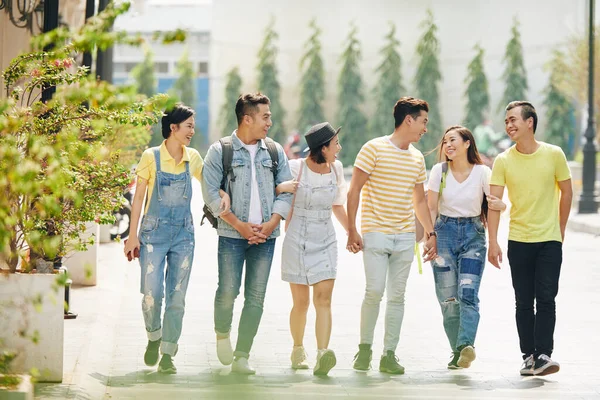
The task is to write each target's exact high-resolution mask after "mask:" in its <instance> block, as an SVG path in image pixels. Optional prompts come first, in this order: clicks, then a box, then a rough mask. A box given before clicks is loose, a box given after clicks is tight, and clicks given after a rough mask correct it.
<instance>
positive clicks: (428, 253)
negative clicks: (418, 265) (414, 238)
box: [423, 235, 437, 262]
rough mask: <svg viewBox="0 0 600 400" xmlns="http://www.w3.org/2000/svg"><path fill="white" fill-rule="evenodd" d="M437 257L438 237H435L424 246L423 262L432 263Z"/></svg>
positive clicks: (429, 239)
mask: <svg viewBox="0 0 600 400" xmlns="http://www.w3.org/2000/svg"><path fill="white" fill-rule="evenodd" d="M436 257H437V237H436V236H435V235H432V236H429V238H428V239H427V241H426V242H425V244H424V245H423V261H424V262H427V261H432V260H434V259H435V258H436Z"/></svg>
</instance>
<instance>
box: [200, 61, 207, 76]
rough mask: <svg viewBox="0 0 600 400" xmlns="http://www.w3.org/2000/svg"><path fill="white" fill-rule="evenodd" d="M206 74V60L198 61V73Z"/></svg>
mask: <svg viewBox="0 0 600 400" xmlns="http://www.w3.org/2000/svg"><path fill="white" fill-rule="evenodd" d="M207 74H208V62H206V61H201V62H199V63H198V75H207Z"/></svg>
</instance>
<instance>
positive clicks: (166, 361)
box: [158, 354, 177, 374]
mask: <svg viewBox="0 0 600 400" xmlns="http://www.w3.org/2000/svg"><path fill="white" fill-rule="evenodd" d="M158 372H160V373H162V374H176V373H177V368H175V365H174V364H173V358H172V357H171V356H170V355H168V354H163V356H162V358H161V359H160V362H159V363H158Z"/></svg>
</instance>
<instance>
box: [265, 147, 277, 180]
mask: <svg viewBox="0 0 600 400" xmlns="http://www.w3.org/2000/svg"><path fill="white" fill-rule="evenodd" d="M265 143H266V144H267V150H268V151H269V156H270V157H271V162H272V165H271V172H272V173H273V181H275V178H276V177H277V169H278V167H279V151H277V145H276V144H275V141H274V140H273V139H271V138H265Z"/></svg>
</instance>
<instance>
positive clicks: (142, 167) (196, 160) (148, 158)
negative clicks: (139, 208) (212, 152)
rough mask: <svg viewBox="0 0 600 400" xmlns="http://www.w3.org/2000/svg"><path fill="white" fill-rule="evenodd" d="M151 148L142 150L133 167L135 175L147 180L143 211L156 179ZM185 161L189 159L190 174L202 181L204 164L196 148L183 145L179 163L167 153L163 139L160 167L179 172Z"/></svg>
mask: <svg viewBox="0 0 600 400" xmlns="http://www.w3.org/2000/svg"><path fill="white" fill-rule="evenodd" d="M153 150H154V149H153V148H149V149H146V150H145V151H144V153H143V154H142V158H141V159H140V163H139V164H138V165H137V167H136V169H135V173H136V174H137V176H139V177H140V178H144V179H146V180H147V181H148V197H147V200H146V208H145V209H144V213H146V212H147V211H148V207H149V206H150V199H152V191H153V190H154V181H155V180H156V161H155V160H154V151H153ZM186 161H189V163H190V174H191V175H192V176H193V177H194V178H196V179H198V180H199V181H202V166H203V165H204V161H203V160H202V157H200V153H198V151H197V150H196V149H192V148H189V147H185V146H184V148H183V157H182V158H181V161H180V162H179V164H176V163H175V159H174V158H173V157H171V154H169V151H168V150H167V147H166V146H165V141H163V143H162V144H161V145H160V168H161V170H162V171H163V172H167V173H169V174H181V173H183V172H185V162H186Z"/></svg>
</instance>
